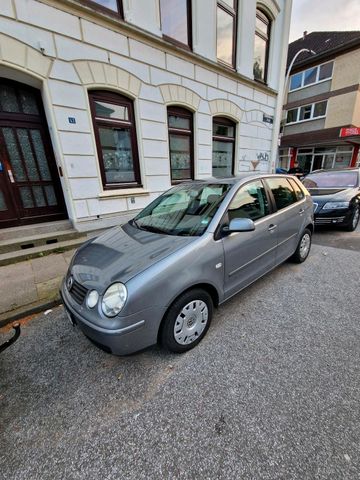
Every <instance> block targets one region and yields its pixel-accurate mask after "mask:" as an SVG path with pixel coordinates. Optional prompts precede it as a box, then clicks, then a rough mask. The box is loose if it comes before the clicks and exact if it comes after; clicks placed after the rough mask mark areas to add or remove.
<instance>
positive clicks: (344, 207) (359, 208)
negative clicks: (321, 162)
mask: <svg viewBox="0 0 360 480" xmlns="http://www.w3.org/2000/svg"><path fill="white" fill-rule="evenodd" d="M303 184H304V185H305V187H306V188H307V190H308V191H309V192H310V195H311V196H312V199H313V202H314V219H315V225H329V226H338V227H344V228H345V229H346V230H348V231H350V232H352V231H353V230H355V229H356V227H357V226H358V223H359V218H360V188H359V187H360V169H359V168H346V169H341V170H340V169H339V170H337V169H335V170H334V169H332V170H316V171H314V172H312V173H310V174H309V175H307V176H306V177H305V178H304V179H303Z"/></svg>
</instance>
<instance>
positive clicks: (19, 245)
mask: <svg viewBox="0 0 360 480" xmlns="http://www.w3.org/2000/svg"><path fill="white" fill-rule="evenodd" d="M83 236H84V235H83V234H81V233H79V232H77V231H76V230H63V231H59V232H52V233H43V234H41V235H33V236H31V237H23V238H14V239H11V240H2V241H0V255H1V254H2V253H7V252H14V251H20V250H21V251H23V252H24V253H25V252H26V250H30V249H32V248H34V247H41V246H44V247H46V246H48V245H53V246H54V248H56V245H57V244H59V243H61V242H64V241H67V240H75V239H77V238H82V237H83Z"/></svg>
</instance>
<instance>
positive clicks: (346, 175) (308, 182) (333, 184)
mask: <svg viewBox="0 0 360 480" xmlns="http://www.w3.org/2000/svg"><path fill="white" fill-rule="evenodd" d="M357 183H358V173H357V172H356V171H353V172H321V173H320V172H319V173H310V175H307V176H306V177H305V178H304V179H303V184H304V185H305V187H306V188H350V187H356V186H357Z"/></svg>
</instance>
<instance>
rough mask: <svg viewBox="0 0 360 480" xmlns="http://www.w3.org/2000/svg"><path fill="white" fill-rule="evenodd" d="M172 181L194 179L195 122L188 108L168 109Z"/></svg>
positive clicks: (172, 106)
mask: <svg viewBox="0 0 360 480" xmlns="http://www.w3.org/2000/svg"><path fill="white" fill-rule="evenodd" d="M167 117H168V131H169V152H170V172H171V183H173V184H174V183H179V182H182V181H184V180H193V179H194V122H193V113H192V111H190V110H188V109H187V108H184V107H180V106H176V105H171V106H169V107H168V109H167Z"/></svg>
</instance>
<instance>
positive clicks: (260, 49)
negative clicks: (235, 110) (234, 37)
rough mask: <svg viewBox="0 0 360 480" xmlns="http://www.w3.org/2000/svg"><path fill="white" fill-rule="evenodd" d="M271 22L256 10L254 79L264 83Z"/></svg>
mask: <svg viewBox="0 0 360 480" xmlns="http://www.w3.org/2000/svg"><path fill="white" fill-rule="evenodd" d="M270 30H271V21H270V19H269V17H268V16H267V15H266V14H265V13H264V12H263V11H262V10H260V9H259V8H257V9H256V28H255V45H254V69H253V71H254V78H255V80H259V81H261V82H266V79H267V68H268V57H269V45H270Z"/></svg>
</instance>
